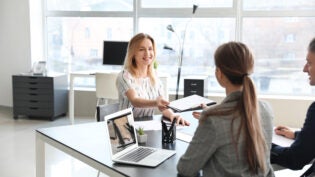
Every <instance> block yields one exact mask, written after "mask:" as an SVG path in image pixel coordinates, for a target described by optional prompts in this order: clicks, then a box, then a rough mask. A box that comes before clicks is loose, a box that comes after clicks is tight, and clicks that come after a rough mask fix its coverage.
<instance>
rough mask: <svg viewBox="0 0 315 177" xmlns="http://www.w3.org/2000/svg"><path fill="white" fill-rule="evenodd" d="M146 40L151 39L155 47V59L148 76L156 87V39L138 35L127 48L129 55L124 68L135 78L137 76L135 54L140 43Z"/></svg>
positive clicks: (142, 34) (146, 35)
mask: <svg viewBox="0 0 315 177" xmlns="http://www.w3.org/2000/svg"><path fill="white" fill-rule="evenodd" d="M144 39H149V40H150V41H151V42H152V46H153V52H154V58H153V61H152V63H151V64H150V65H149V66H148V73H147V74H148V76H149V78H150V80H151V83H153V85H155V82H156V75H155V70H154V66H153V65H154V61H155V60H156V45H155V42H154V39H153V38H152V37H151V36H150V35H148V34H145V33H138V34H137V35H135V36H134V37H133V38H132V39H131V40H130V41H129V44H128V48H127V54H126V57H125V63H124V68H125V69H126V70H128V71H129V72H130V73H131V74H132V75H133V76H136V74H137V63H136V60H135V58H134V57H135V53H136V51H137V50H138V48H139V45H140V43H141V42H142V41H143V40H144Z"/></svg>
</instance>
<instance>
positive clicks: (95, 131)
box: [36, 112, 197, 177]
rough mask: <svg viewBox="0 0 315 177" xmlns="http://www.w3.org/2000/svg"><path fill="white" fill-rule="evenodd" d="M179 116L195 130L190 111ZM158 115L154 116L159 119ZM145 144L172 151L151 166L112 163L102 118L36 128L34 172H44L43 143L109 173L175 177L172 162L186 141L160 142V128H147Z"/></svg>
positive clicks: (37, 173)
mask: <svg viewBox="0 0 315 177" xmlns="http://www.w3.org/2000/svg"><path fill="white" fill-rule="evenodd" d="M182 116H183V117H184V118H185V119H187V120H189V121H191V122H192V121H195V122H196V123H193V124H192V125H191V126H190V127H187V128H188V129H191V130H192V131H194V130H195V128H196V125H197V121H196V120H193V119H194V118H193V117H192V115H191V112H186V113H182ZM160 118H161V116H154V119H160ZM147 133H148V141H147V143H146V146H151V147H158V148H166V149H175V150H176V154H175V155H174V156H172V157H170V158H169V159H167V160H166V161H164V162H163V163H162V164H160V165H159V166H157V167H155V168H149V167H141V166H133V165H126V164H116V163H113V162H112V161H111V159H110V157H109V152H108V151H109V148H108V146H109V145H108V144H107V143H106V140H105V137H106V131H105V122H95V123H85V124H78V125H68V126H60V127H53V128H42V129H38V130H36V176H37V177H44V176H45V143H47V144H50V145H51V146H53V147H55V148H57V149H59V150H61V151H63V152H65V153H66V154H68V155H70V156H72V157H74V158H76V159H78V160H81V161H82V162H84V163H86V164H88V165H90V166H91V167H93V168H95V169H97V170H99V171H101V172H102V173H105V174H107V175H109V176H111V177H114V176H131V177H142V176H143V177H148V176H150V177H160V176H167V177H172V176H174V177H176V176H177V169H176V165H177V162H178V160H179V158H180V157H181V155H182V154H183V153H184V152H185V151H186V148H187V146H188V143H186V142H183V141H180V140H176V142H175V143H174V144H166V145H165V146H163V144H162V132H161V130H155V131H147Z"/></svg>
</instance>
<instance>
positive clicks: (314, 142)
mask: <svg viewBox="0 0 315 177" xmlns="http://www.w3.org/2000/svg"><path fill="white" fill-rule="evenodd" d="M295 135H296V136H295V141H294V142H293V144H292V145H291V146H290V147H281V146H278V145H274V144H273V146H272V149H271V163H276V164H279V165H281V166H284V167H286V168H290V169H292V170H298V169H302V168H303V167H304V165H306V164H308V163H310V162H311V161H312V160H313V159H314V158H315V102H313V103H312V104H311V105H310V107H309V108H308V110H307V114H306V119H305V122H304V125H303V127H302V129H301V131H298V132H296V134H295ZM314 163H315V162H314ZM313 166H314V165H313ZM313 170H314V169H313Z"/></svg>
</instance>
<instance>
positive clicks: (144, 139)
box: [137, 127, 148, 143]
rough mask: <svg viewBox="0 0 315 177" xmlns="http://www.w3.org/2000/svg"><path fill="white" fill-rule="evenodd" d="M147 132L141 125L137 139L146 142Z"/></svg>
mask: <svg viewBox="0 0 315 177" xmlns="http://www.w3.org/2000/svg"><path fill="white" fill-rule="evenodd" d="M147 137H148V136H147V134H145V133H144V130H143V128H142V127H139V128H138V129H137V139H138V142H139V143H146V142H147Z"/></svg>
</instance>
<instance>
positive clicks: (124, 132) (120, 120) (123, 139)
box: [107, 113, 136, 155]
mask: <svg viewBox="0 0 315 177" xmlns="http://www.w3.org/2000/svg"><path fill="white" fill-rule="evenodd" d="M130 115H131V113H127V114H124V115H120V116H118V117H114V118H111V119H108V120H107V128H108V135H109V138H110V144H111V149H112V154H113V155H115V154H117V153H119V152H120V151H122V150H124V149H126V148H128V147H130V146H132V145H134V144H136V139H135V129H134V125H132V123H131V121H129V119H128V116H130Z"/></svg>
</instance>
